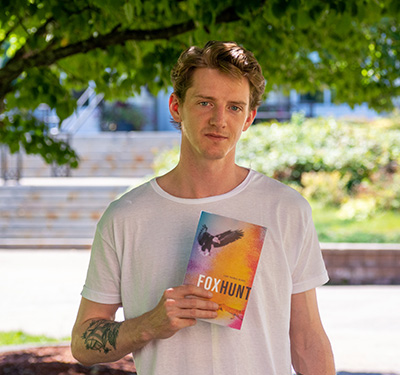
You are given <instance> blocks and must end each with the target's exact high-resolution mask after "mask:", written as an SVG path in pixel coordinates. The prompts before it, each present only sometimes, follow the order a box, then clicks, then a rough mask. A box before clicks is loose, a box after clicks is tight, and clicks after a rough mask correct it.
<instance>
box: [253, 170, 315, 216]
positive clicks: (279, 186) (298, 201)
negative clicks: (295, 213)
mask: <svg viewBox="0 0 400 375" xmlns="http://www.w3.org/2000/svg"><path fill="white" fill-rule="evenodd" d="M253 173H254V177H253V188H254V189H256V191H257V192H258V193H259V194H261V195H263V196H265V197H267V198H269V200H270V201H273V202H275V203H279V204H280V205H285V206H286V205H287V206H291V207H294V206H297V207H300V208H304V209H308V208H309V203H308V201H307V200H306V199H305V198H304V197H303V196H302V195H301V194H300V193H299V192H298V191H297V190H296V189H295V188H294V187H291V186H288V185H286V184H284V183H283V182H280V181H278V180H275V179H274V178H272V177H268V176H266V175H264V174H262V173H260V172H256V171H253Z"/></svg>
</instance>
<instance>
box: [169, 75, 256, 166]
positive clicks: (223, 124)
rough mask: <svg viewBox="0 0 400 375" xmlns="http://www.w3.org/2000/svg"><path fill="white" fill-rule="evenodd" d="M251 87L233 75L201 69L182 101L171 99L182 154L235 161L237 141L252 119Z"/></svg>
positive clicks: (198, 159)
mask: <svg viewBox="0 0 400 375" xmlns="http://www.w3.org/2000/svg"><path fill="white" fill-rule="evenodd" d="M249 102H250V86H249V82H248V80H247V79H246V78H244V77H241V78H240V79H239V78H234V77H232V76H229V75H227V74H224V73H221V72H220V71H218V70H216V69H208V68H200V69H196V70H195V72H194V73H193V80H192V86H191V87H190V88H189V89H188V90H187V92H186V96H185V101H184V102H183V103H182V102H181V101H180V100H179V99H178V98H177V97H176V95H175V94H172V96H171V98H170V111H171V115H172V117H173V119H174V120H175V121H176V122H180V123H181V127H182V147H181V156H183V157H190V158H194V159H192V160H193V161H196V160H197V161H200V160H219V159H225V158H227V157H228V158H229V160H230V161H234V158H235V149H236V144H237V142H238V140H239V138H240V136H241V134H242V132H243V131H245V130H247V129H248V127H249V126H250V125H251V123H252V122H253V119H254V117H255V114H256V110H253V111H250V108H249Z"/></svg>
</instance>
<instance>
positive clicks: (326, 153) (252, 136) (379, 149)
mask: <svg viewBox="0 0 400 375" xmlns="http://www.w3.org/2000/svg"><path fill="white" fill-rule="evenodd" d="M237 160H238V163H239V164H241V165H245V166H249V167H252V168H254V169H256V170H258V171H260V172H263V173H265V174H266V175H269V176H272V177H274V178H277V179H278V180H281V181H283V182H296V183H298V184H300V185H301V177H302V175H303V173H307V172H311V171H314V172H319V171H324V172H333V171H339V172H340V174H341V175H342V176H348V177H349V179H348V182H347V186H346V187H347V189H348V190H349V191H350V190H351V189H353V187H354V186H356V185H358V184H360V183H361V182H362V181H363V180H365V179H369V178H371V176H372V175H373V174H374V173H376V172H377V171H379V170H380V169H382V168H385V167H386V166H388V165H390V164H391V163H394V164H396V165H398V164H399V163H400V131H399V130H396V129H386V130H385V131H382V129H381V128H380V127H374V126H366V125H364V124H349V123H346V122H338V121H336V120H334V119H311V120H306V121H305V122H304V123H303V124H302V125H297V124H296V123H285V124H276V123H272V124H261V125H256V126H253V127H252V128H251V129H250V131H248V132H247V133H245V134H244V135H243V138H242V140H241V142H240V143H239V145H238V152H237Z"/></svg>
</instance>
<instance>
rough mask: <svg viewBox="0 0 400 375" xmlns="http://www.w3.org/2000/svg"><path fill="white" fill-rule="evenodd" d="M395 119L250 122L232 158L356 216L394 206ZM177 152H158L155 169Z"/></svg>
mask: <svg viewBox="0 0 400 375" xmlns="http://www.w3.org/2000/svg"><path fill="white" fill-rule="evenodd" d="M300 120H301V121H300ZM396 121H397V122H396ZM398 122H399V121H398V119H389V118H388V119H384V120H381V121H380V122H375V123H372V124H370V123H350V122H345V121H337V120H334V119H307V120H304V121H303V119H299V118H297V117H295V118H294V119H293V121H292V122H290V123H283V124H278V123H264V124H259V125H253V126H252V127H251V128H250V129H249V130H248V131H247V132H246V133H244V134H243V136H242V139H241V141H240V142H239V144H238V148H237V155H236V156H237V163H238V164H239V165H242V166H246V167H251V168H253V169H255V170H257V171H259V172H262V173H264V174H266V175H267V176H270V177H273V178H275V179H277V180H280V181H282V182H284V183H286V184H289V185H291V186H294V187H295V188H296V189H297V190H299V191H300V192H301V193H302V194H303V195H304V196H306V198H308V199H312V200H314V201H318V203H319V204H322V205H332V206H338V207H342V208H341V216H342V217H343V218H344V219H362V218H364V217H367V216H371V215H373V214H374V213H376V212H377V211H379V210H393V209H399V208H400V177H399V174H398V172H399V165H400V126H399V124H398ZM178 153H179V150H178V148H175V149H173V150H169V151H167V152H165V153H163V154H162V155H160V156H159V157H158V159H157V160H156V163H155V166H156V173H157V174H160V173H165V172H167V171H168V170H170V169H172V168H173V167H174V166H175V165H176V163H177V161H178Z"/></svg>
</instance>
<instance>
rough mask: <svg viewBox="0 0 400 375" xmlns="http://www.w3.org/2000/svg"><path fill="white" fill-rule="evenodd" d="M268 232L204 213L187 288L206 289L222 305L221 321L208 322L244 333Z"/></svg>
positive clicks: (191, 262) (199, 226)
mask: <svg viewBox="0 0 400 375" xmlns="http://www.w3.org/2000/svg"><path fill="white" fill-rule="evenodd" d="M266 232H267V228H265V227H262V226H260V225H255V224H251V223H247V222H244V221H240V220H236V219H232V218H228V217H225V216H221V215H216V214H212V213H208V212H204V211H203V212H202V213H201V216H200V220H199V224H198V226H197V231H196V236H195V239H194V242H193V247H192V252H191V255H190V260H189V264H188V267H187V271H186V275H185V280H184V284H191V285H197V286H201V287H204V288H205V289H207V290H210V291H211V292H212V293H213V298H212V301H214V302H216V303H218V305H219V309H218V317H217V318H215V319H204V320H206V321H208V322H210V323H216V324H220V325H224V326H229V327H231V328H235V329H240V328H241V326H242V323H243V319H244V315H245V311H246V306H247V302H248V300H249V297H250V293H251V288H252V286H253V281H254V276H255V273H256V269H257V265H258V260H259V258H260V254H261V249H262V247H263V243H264V239H265V235H266Z"/></svg>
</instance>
